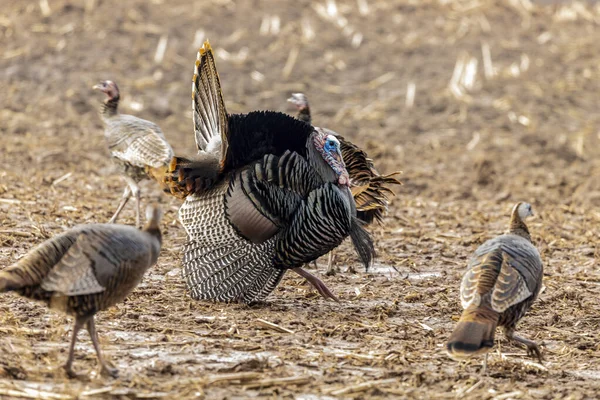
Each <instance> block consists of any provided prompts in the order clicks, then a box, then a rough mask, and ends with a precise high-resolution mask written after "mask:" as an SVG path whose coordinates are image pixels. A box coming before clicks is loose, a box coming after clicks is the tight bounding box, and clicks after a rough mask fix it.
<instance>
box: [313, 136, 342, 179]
mask: <svg viewBox="0 0 600 400" xmlns="http://www.w3.org/2000/svg"><path fill="white" fill-rule="evenodd" d="M315 132H316V135H314V137H313V144H314V146H315V148H316V149H317V151H318V152H319V154H321V157H323V159H324V160H325V162H326V163H327V164H328V165H329V166H330V167H331V169H332V170H333V172H335V174H336V176H337V183H338V184H339V185H341V186H350V177H349V176H348V171H347V170H346V164H344V159H343V158H342V151H341V149H340V141H339V140H338V139H337V137H336V136H335V132H333V131H330V130H329V129H324V128H315Z"/></svg>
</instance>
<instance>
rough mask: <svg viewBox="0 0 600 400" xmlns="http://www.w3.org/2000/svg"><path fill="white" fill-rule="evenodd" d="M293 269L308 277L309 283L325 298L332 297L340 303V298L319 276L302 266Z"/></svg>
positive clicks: (305, 277)
mask: <svg viewBox="0 0 600 400" xmlns="http://www.w3.org/2000/svg"><path fill="white" fill-rule="evenodd" d="M292 271H294V272H295V273H297V274H298V275H300V276H301V277H303V278H304V279H306V280H307V281H308V283H310V284H311V285H312V286H313V287H314V288H315V289H317V292H319V294H320V295H321V296H323V297H324V298H325V299H332V300H334V301H337V302H338V303H339V302H340V301H339V300H338V298H337V297H336V296H335V295H334V294H333V293H332V292H331V290H329V288H328V287H327V285H325V283H323V281H321V280H320V279H319V278H317V277H316V276H314V275H313V274H311V273H310V272H308V271H305V270H303V269H302V268H300V267H298V268H292Z"/></svg>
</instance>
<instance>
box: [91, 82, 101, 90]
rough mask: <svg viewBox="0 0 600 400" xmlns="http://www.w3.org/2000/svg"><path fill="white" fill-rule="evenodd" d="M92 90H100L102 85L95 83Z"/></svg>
mask: <svg viewBox="0 0 600 400" xmlns="http://www.w3.org/2000/svg"><path fill="white" fill-rule="evenodd" d="M92 89H94V90H102V84H101V83H97V84H95V85H94V86H92Z"/></svg>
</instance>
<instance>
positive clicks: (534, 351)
mask: <svg viewBox="0 0 600 400" xmlns="http://www.w3.org/2000/svg"><path fill="white" fill-rule="evenodd" d="M505 335H506V338H507V339H508V340H509V341H513V342H517V343H520V344H523V345H525V346H526V347H527V355H528V356H529V357H531V358H537V359H538V361H539V363H540V364H542V352H541V351H540V347H539V346H538V345H537V343H535V342H534V341H533V340H529V339H525V338H523V337H521V336H517V335H515V332H514V331H513V330H508V329H507V330H506V331H505Z"/></svg>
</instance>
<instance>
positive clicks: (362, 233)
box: [350, 217, 375, 271]
mask: <svg viewBox="0 0 600 400" xmlns="http://www.w3.org/2000/svg"><path fill="white" fill-rule="evenodd" d="M363 224H364V222H362V221H361V220H359V219H358V218H356V217H352V225H351V227H350V239H352V244H353V246H354V250H355V251H356V253H357V254H358V256H359V257H360V260H361V262H362V263H363V264H364V266H365V270H367V271H368V270H369V267H370V266H371V265H372V264H373V259H374V258H375V246H374V244H373V238H372V237H371V235H369V232H367V231H366V230H365V228H363V227H362V225H363Z"/></svg>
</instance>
